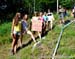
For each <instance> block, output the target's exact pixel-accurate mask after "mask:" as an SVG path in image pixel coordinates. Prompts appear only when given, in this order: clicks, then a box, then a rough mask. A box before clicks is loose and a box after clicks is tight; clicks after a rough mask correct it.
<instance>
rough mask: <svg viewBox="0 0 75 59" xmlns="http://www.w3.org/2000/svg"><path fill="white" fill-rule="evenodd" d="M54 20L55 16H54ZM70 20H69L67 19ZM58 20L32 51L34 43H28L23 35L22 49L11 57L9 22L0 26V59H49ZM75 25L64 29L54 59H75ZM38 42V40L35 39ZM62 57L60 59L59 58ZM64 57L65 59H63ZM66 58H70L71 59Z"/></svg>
mask: <svg viewBox="0 0 75 59" xmlns="http://www.w3.org/2000/svg"><path fill="white" fill-rule="evenodd" d="M55 19H58V18H57V15H55ZM69 19H70V18H69ZM58 21H59V20H55V24H54V25H55V27H54V28H53V30H51V31H49V32H48V33H47V35H45V37H46V38H45V39H42V42H41V43H40V44H39V45H37V46H36V48H35V49H34V51H32V48H33V45H34V42H33V41H31V42H30V40H31V39H30V36H29V35H24V38H23V48H22V49H20V50H18V52H17V54H15V55H11V53H10V50H11V42H12V39H11V35H10V32H11V22H10V23H4V24H2V25H1V26H0V59H51V56H52V54H53V51H54V48H55V46H56V43H57V39H58V37H59V34H60V31H61V27H62V26H61V25H59V23H58ZM74 38H75V23H72V24H71V25H69V26H68V27H67V28H65V30H64V32H63V35H62V38H61V41H60V45H59V48H58V50H57V54H56V56H59V57H57V58H56V59H75V39H74ZM36 40H37V41H39V40H40V39H39V38H38V39H36ZM60 56H62V58H61V57H60ZM64 56H65V57H64ZM67 56H72V57H71V58H69V57H67Z"/></svg>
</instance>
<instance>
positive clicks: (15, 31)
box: [11, 13, 21, 54]
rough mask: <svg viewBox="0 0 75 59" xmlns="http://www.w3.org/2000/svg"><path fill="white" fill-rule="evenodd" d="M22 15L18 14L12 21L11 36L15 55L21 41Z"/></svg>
mask: <svg viewBox="0 0 75 59" xmlns="http://www.w3.org/2000/svg"><path fill="white" fill-rule="evenodd" d="M20 16H21V14H20V13H16V15H15V17H14V18H13V21H12V28H11V36H12V39H13V41H12V53H13V54H15V53H16V50H17V47H18V46H17V45H18V40H20V39H21V22H20V20H21V19H20Z"/></svg>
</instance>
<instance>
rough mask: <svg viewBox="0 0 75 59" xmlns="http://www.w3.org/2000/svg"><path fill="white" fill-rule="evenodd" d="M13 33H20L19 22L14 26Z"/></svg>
mask: <svg viewBox="0 0 75 59" xmlns="http://www.w3.org/2000/svg"><path fill="white" fill-rule="evenodd" d="M14 31H15V32H20V31H21V22H19V23H18V24H17V25H15V26H14Z"/></svg>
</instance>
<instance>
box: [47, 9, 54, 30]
mask: <svg viewBox="0 0 75 59" xmlns="http://www.w3.org/2000/svg"><path fill="white" fill-rule="evenodd" d="M47 17H48V28H49V29H51V30H52V28H53V21H54V20H55V19H54V15H53V13H52V12H51V11H50V9H48V13H47Z"/></svg>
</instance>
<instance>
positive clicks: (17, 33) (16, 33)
mask: <svg viewBox="0 0 75 59" xmlns="http://www.w3.org/2000/svg"><path fill="white" fill-rule="evenodd" d="M13 34H15V35H21V32H19V31H13Z"/></svg>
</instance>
